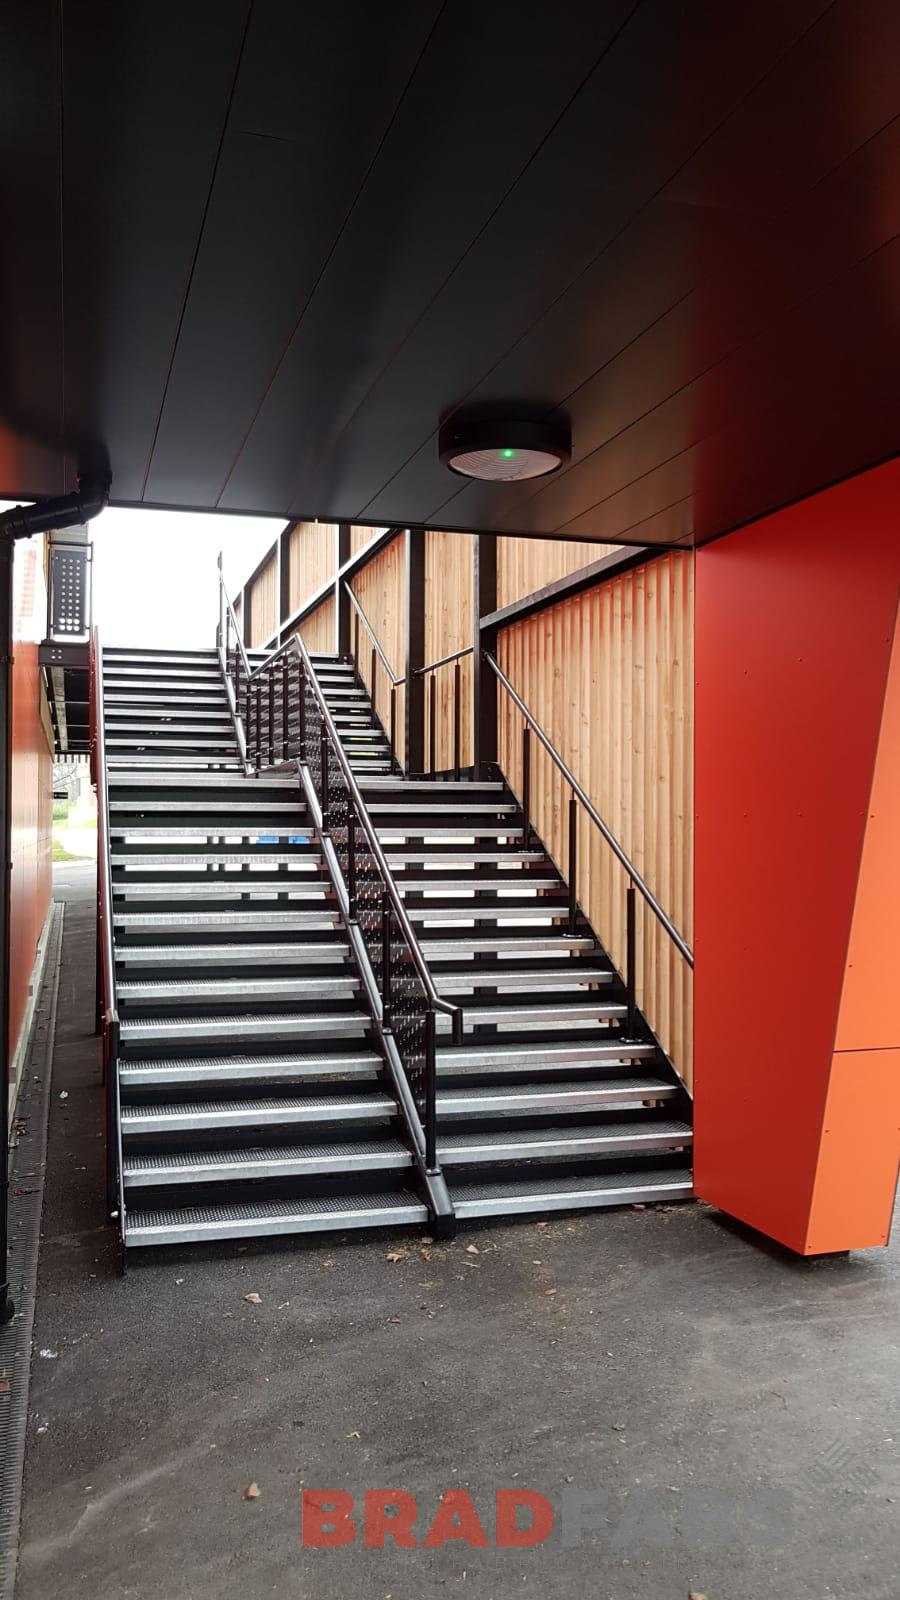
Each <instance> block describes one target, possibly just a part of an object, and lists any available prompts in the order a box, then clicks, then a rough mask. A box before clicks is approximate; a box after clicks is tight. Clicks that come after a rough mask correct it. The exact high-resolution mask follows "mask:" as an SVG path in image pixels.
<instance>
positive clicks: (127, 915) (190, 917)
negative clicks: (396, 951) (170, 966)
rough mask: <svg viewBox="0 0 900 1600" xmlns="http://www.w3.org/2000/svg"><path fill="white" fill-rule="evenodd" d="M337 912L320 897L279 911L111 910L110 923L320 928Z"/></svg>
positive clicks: (128, 925) (335, 922) (332, 923)
mask: <svg viewBox="0 0 900 1600" xmlns="http://www.w3.org/2000/svg"><path fill="white" fill-rule="evenodd" d="M339 921H340V912H339V911H338V910H337V908H336V907H335V906H332V905H329V904H328V902H327V901H323V903H322V906H321V908H316V909H309V910H304V909H303V908H299V909H297V910H293V911H278V910H274V909H269V907H268V906H266V907H265V908H261V909H259V910H251V909H250V908H248V909H247V910H243V909H241V910H235V911H114V912H113V923H114V925H115V926H116V927H122V928H162V927H167V928H260V929H262V930H263V931H264V932H267V931H269V930H270V929H272V928H303V929H306V928H316V929H317V928H320V927H323V928H324V927H332V926H337V925H338V923H339Z"/></svg>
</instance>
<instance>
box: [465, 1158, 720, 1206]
mask: <svg viewBox="0 0 900 1600" xmlns="http://www.w3.org/2000/svg"><path fill="white" fill-rule="evenodd" d="M449 1187H450V1194H451V1198H452V1200H453V1205H454V1208H455V1210H456V1215H457V1217H458V1218H460V1219H465V1218H467V1217H496V1216H511V1215H515V1214H516V1213H534V1212H541V1211H575V1210H580V1209H583V1208H592V1209H595V1208H600V1207H603V1206H619V1205H622V1206H627V1205H636V1204H640V1203H652V1202H654V1201H657V1200H679V1199H684V1200H687V1199H690V1197H691V1195H692V1194H693V1187H694V1185H693V1178H692V1176H691V1171H690V1168H689V1167H663V1168H658V1169H653V1170H647V1169H644V1170H642V1171H637V1172H596V1173H590V1174H588V1175H584V1174H581V1175H575V1174H573V1175H572V1176H571V1177H556V1176H554V1177H551V1176H550V1175H547V1176H543V1175H542V1174H541V1173H540V1171H539V1170H535V1171H533V1172H530V1173H529V1174H528V1175H527V1176H523V1177H521V1178H518V1179H515V1180H500V1181H496V1182H490V1181H482V1182H477V1183H475V1182H462V1183H460V1182H456V1183H454V1182H453V1181H452V1178H451V1180H450V1185H449Z"/></svg>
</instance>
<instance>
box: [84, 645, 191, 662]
mask: <svg viewBox="0 0 900 1600" xmlns="http://www.w3.org/2000/svg"><path fill="white" fill-rule="evenodd" d="M120 661H126V662H130V661H135V662H137V661H141V662H149V663H150V665H151V666H161V665H168V664H169V663H171V662H176V663H178V662H188V661H190V662H194V663H197V664H199V665H200V666H206V665H207V664H208V663H210V662H211V663H212V664H213V665H218V656H217V653H216V650H215V648H214V647H213V646H210V648H209V649H208V650H148V649H146V648H141V647H140V646H138V645H135V646H129V645H125V644H108V645H107V646H106V648H105V649H104V651H103V662H104V665H107V664H112V663H113V662H120Z"/></svg>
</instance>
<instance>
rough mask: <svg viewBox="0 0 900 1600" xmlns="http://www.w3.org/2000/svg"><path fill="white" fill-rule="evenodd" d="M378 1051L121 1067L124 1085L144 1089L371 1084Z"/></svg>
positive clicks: (134, 1062)
mask: <svg viewBox="0 0 900 1600" xmlns="http://www.w3.org/2000/svg"><path fill="white" fill-rule="evenodd" d="M380 1070H381V1057H380V1056H379V1055H376V1054H375V1052H374V1051H364V1050H362V1051H358V1052H356V1053H354V1054H352V1055H349V1054H343V1055H338V1054H325V1053H323V1054H321V1055H314V1054H310V1055H306V1054H303V1055H297V1054H291V1055H274V1054H271V1053H270V1054H265V1053H263V1054H255V1053H254V1054H253V1055H249V1054H248V1055H240V1054H238V1055H227V1056H225V1055H218V1056H215V1055H214V1056H173V1057H169V1058H166V1059H162V1060H154V1059H152V1058H147V1059H142V1058H141V1057H139V1056H128V1057H126V1058H125V1060H123V1061H122V1062H121V1063H120V1066H119V1075H120V1079H121V1081H122V1082H123V1083H125V1084H129V1085H133V1086H139V1087H150V1088H153V1087H160V1088H162V1087H165V1086H166V1085H167V1084H179V1083H182V1084H187V1083H193V1084H215V1083H223V1084H224V1083H244V1082H246V1083H250V1082H254V1083H255V1082H260V1083H268V1082H281V1081H284V1082H286V1083H293V1082H295V1081H296V1082H304V1081H306V1080H310V1081H317V1082H321V1081H322V1080H332V1079H336V1080H344V1079H348V1080H355V1079H361V1078H362V1079H366V1080H369V1079H371V1078H373V1077H375V1076H377V1074H378V1073H379V1072H380Z"/></svg>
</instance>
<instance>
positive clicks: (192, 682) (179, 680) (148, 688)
mask: <svg viewBox="0 0 900 1600" xmlns="http://www.w3.org/2000/svg"><path fill="white" fill-rule="evenodd" d="M103 679H104V681H103V698H104V701H105V699H106V691H107V689H108V690H109V691H110V692H111V693H112V692H115V693H116V694H118V693H119V691H120V690H121V689H132V690H134V689H138V690H140V691H141V693H142V694H151V695H152V694H156V693H157V692H159V693H160V694H179V695H182V694H187V695H218V696H223V695H224V694H225V685H224V684H223V682H222V675H221V673H219V672H210V673H208V674H206V675H205V676H204V677H201V678H185V677H183V674H181V673H175V674H174V676H173V675H172V674H167V675H166V676H163V675H162V674H160V675H159V678H158V680H151V679H150V678H136V677H128V676H127V675H126V676H124V677H123V676H122V669H118V670H116V669H114V671H113V676H112V678H110V677H109V672H108V669H105V670H104V674H103Z"/></svg>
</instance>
